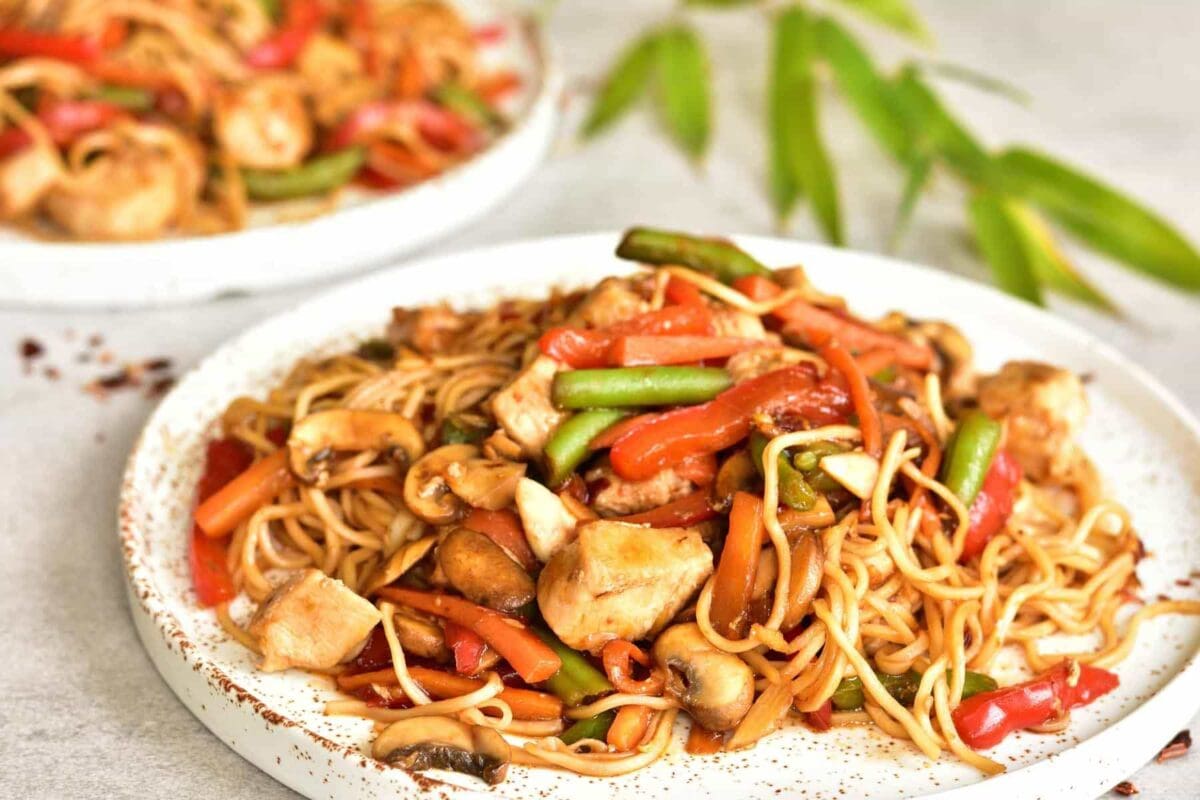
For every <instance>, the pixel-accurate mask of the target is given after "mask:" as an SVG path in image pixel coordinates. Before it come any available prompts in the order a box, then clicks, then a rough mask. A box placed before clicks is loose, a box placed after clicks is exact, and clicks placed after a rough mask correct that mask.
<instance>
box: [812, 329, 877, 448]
mask: <svg viewBox="0 0 1200 800" xmlns="http://www.w3.org/2000/svg"><path fill="white" fill-rule="evenodd" d="M819 352H820V354H821V358H823V359H825V360H826V361H828V362H829V366H831V367H833V368H834V369H835V370H837V371H838V372H840V373H841V374H842V377H843V378H845V379H846V384H847V385H848V386H849V388H850V400H851V401H852V402H853V403H854V413H856V414H858V427H859V428H861V429H862V438H863V449H864V450H866V451H867V452H868V453H870V454H871V455H873V456H875V457H876V458H879V457H880V456H881V455H883V423H882V421H881V420H880V419H879V410H878V409H877V408H875V404H874V403H872V402H871V387H870V385H869V384H868V383H867V376H866V375H864V374H863V371H862V370H861V369H860V368H859V366H858V362H856V361H855V360H854V356H852V355H850V351H849V350H847V349H846V348H845V347H843V346H842V345H841V344H840V343H832V344H827V345H825V346H824V347H822V348H821V349H820V351H819Z"/></svg>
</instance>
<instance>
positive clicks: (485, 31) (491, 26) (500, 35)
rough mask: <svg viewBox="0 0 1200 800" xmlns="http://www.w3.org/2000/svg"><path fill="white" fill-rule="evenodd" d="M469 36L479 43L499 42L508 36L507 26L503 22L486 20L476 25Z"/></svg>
mask: <svg viewBox="0 0 1200 800" xmlns="http://www.w3.org/2000/svg"><path fill="white" fill-rule="evenodd" d="M471 36H472V37H474V39H475V41H476V42H478V43H479V44H485V45H486V44H499V43H500V42H502V41H504V39H505V37H507V36H508V26H507V25H505V24H504V23H503V22H488V23H485V24H483V25H477V26H476V27H475V29H474V30H472V31H471Z"/></svg>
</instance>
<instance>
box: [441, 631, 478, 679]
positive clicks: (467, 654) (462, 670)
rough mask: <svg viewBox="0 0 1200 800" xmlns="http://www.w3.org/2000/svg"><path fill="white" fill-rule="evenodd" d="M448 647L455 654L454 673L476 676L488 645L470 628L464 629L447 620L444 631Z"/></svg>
mask: <svg viewBox="0 0 1200 800" xmlns="http://www.w3.org/2000/svg"><path fill="white" fill-rule="evenodd" d="M442 634H443V635H444V636H445V638H446V647H448V648H450V652H451V653H453V654H454V671H455V672H457V673H458V674H459V675H475V674H476V673H478V672H479V667H480V664H481V662H482V660H483V651H484V650H485V649H487V643H486V642H485V641H483V639H481V638H479V634H477V633H475V631H473V630H471V629H470V628H464V627H463V626H462V625H459V624H458V623H456V622H454V621H453V620H446V622H445V625H444V627H443V630H442Z"/></svg>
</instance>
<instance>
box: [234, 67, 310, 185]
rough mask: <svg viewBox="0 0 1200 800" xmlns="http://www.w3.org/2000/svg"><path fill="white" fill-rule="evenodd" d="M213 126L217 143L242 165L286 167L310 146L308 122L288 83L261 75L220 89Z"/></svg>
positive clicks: (301, 157) (297, 159) (271, 167)
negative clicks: (222, 89) (240, 84)
mask: <svg viewBox="0 0 1200 800" xmlns="http://www.w3.org/2000/svg"><path fill="white" fill-rule="evenodd" d="M213 131H214V133H215V134H216V137H217V140H218V141H219V142H220V145H221V148H222V149H223V150H224V151H225V152H227V153H229V154H230V155H231V156H232V157H233V160H234V161H235V162H236V163H237V164H238V166H241V167H250V168H251V169H286V168H288V167H294V166H296V165H297V164H299V163H300V162H301V161H303V160H304V156H305V155H306V154H307V153H308V151H309V149H310V148H311V147H312V141H313V131H312V121H311V120H310V119H309V118H308V112H307V111H305V109H304V101H303V100H302V98H301V97H300V95H299V93H298V92H296V91H295V89H293V88H292V87H291V86H290V85H289V84H288V83H286V82H284V81H282V80H280V79H277V78H261V79H259V80H256V81H253V82H251V83H247V84H244V85H242V86H237V87H232V88H229V89H226V90H224V91H222V92H220V93H219V94H218V95H217V97H216V102H215V104H214V106H213Z"/></svg>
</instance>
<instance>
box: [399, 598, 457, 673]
mask: <svg viewBox="0 0 1200 800" xmlns="http://www.w3.org/2000/svg"><path fill="white" fill-rule="evenodd" d="M392 623H393V627H394V628H395V630H396V638H397V639H399V640H400V646H401V647H403V648H404V652H405V653H411V654H413V655H415V656H420V657H422V658H429V659H433V660H434V661H448V660H449V659H450V651H449V650H447V649H446V638H445V637H444V636H443V635H442V628H441V626H440V625H438V624H437V623H436V622H434V621H432V620H429V619H425V618H424V617H419V616H417V615H416V614H413V613H412V612H409V611H403V610H400V609H397V610H396V613H395V614H394V615H393V616H392Z"/></svg>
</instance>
